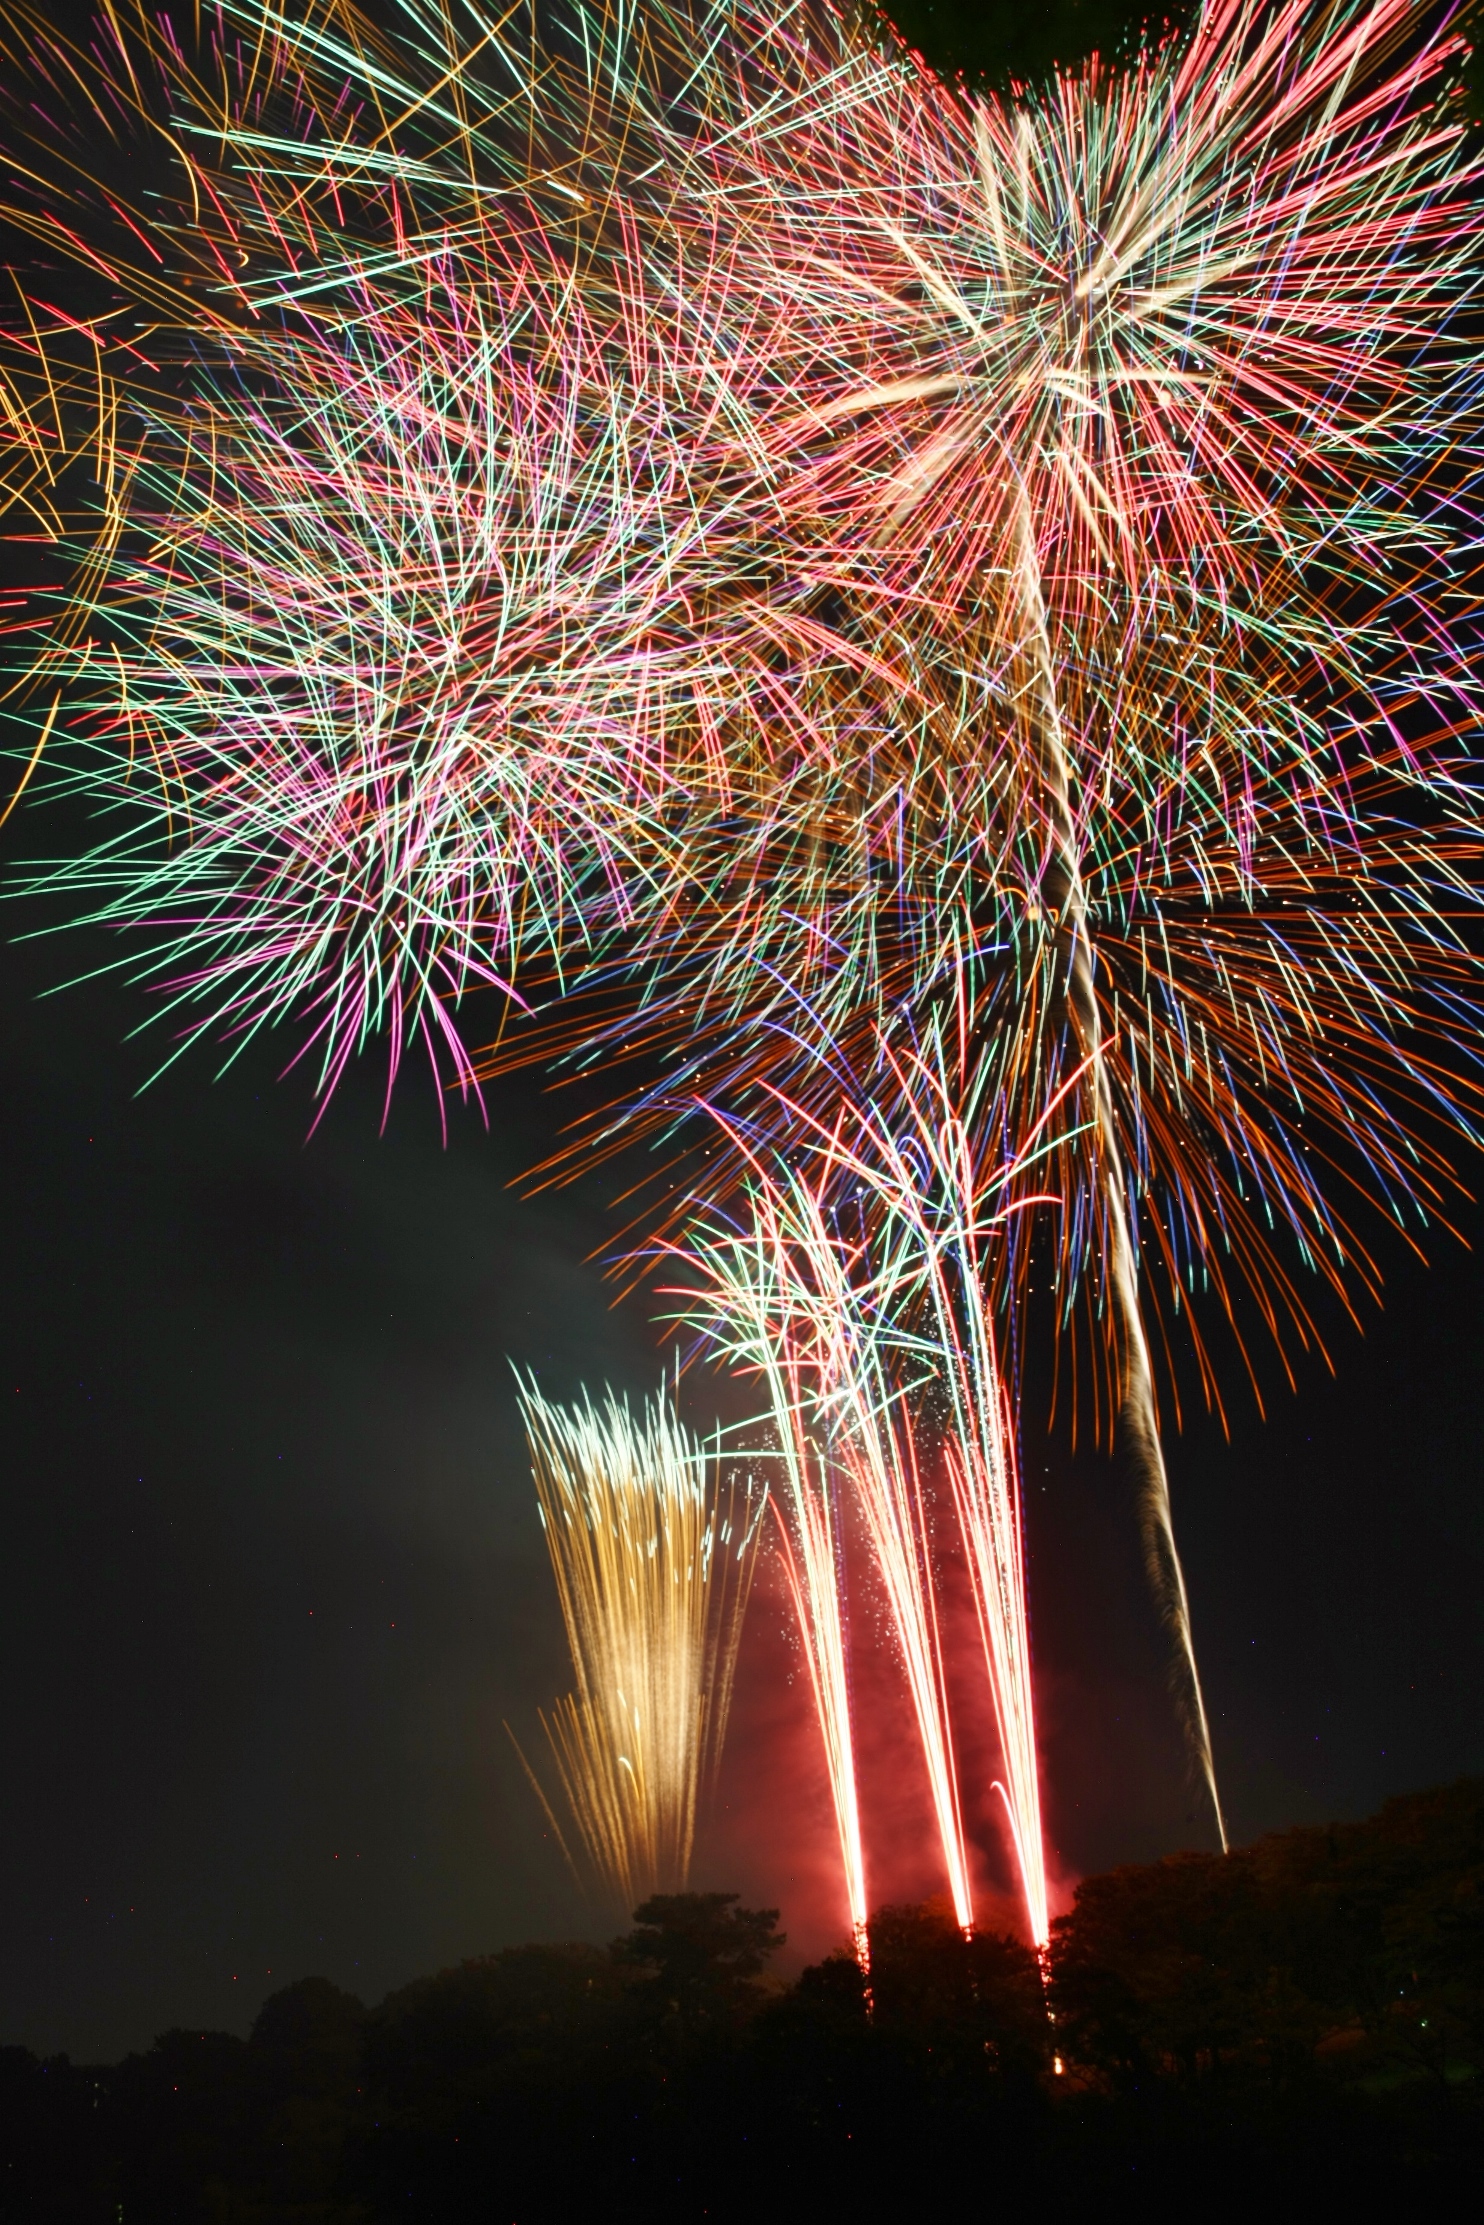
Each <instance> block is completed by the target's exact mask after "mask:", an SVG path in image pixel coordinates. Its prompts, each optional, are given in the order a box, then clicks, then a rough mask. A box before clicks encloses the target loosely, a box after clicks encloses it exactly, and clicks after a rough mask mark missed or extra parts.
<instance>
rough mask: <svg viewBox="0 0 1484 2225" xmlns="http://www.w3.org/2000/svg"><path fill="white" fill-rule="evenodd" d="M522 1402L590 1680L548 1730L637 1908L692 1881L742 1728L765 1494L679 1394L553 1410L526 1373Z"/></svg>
mask: <svg viewBox="0 0 1484 2225" xmlns="http://www.w3.org/2000/svg"><path fill="white" fill-rule="evenodd" d="M520 1405H521V1413H522V1416H523V1418H524V1420H525V1425H526V1436H527V1441H528V1443H529V1445H530V1451H531V1468H532V1472H533V1474H534V1476H535V1481H536V1496H537V1502H538V1505H539V1507H540V1510H541V1520H542V1525H543V1528H544V1530H545V1533H546V1542H547V1546H548V1548H549V1550H550V1553H551V1565H552V1571H553V1573H554V1575H555V1577H556V1585H557V1595H558V1597H559V1599H560V1601H561V1608H562V1619H563V1621H564V1623H565V1624H566V1630H567V1641H568V1644H569V1646H570V1647H571V1651H572V1665H573V1669H574V1671H575V1673H576V1677H577V1689H576V1691H575V1692H573V1693H571V1694H569V1695H568V1696H567V1697H566V1698H565V1699H563V1700H560V1701H558V1703H557V1705H556V1707H555V1708H554V1709H553V1711H552V1713H551V1715H550V1716H549V1717H548V1716H544V1715H543V1718H542V1721H543V1726H544V1728H545V1731H546V1735H547V1739H548V1742H549V1745H550V1748H551V1756H552V1760H553V1763H554V1764H555V1767H556V1772H557V1777H558V1780H559V1782H560V1785H561V1789H562V1793H563V1795H564V1797H565V1801H566V1805H567V1807H568V1809H569V1810H570V1814H571V1818H572V1821H573V1823H574V1824H575V1826H576V1831H577V1836H578V1840H579V1843H580V1845H581V1848H582V1851H583V1853H584V1854H585V1856H586V1858H587V1861H588V1864H589V1865H590V1867H591V1870H592V1871H593V1873H595V1875H596V1876H597V1878H598V1880H599V1882H600V1884H601V1886H602V1887H603V1889H604V1891H605V1893H606V1894H607V1896H608V1897H609V1898H610V1899H611V1900H612V1901H613V1902H614V1903H615V1904H616V1905H617V1906H618V1907H619V1908H621V1909H622V1910H623V1911H625V1912H627V1911H629V1910H631V1909H632V1908H634V1907H636V1906H637V1904H638V1903H639V1902H640V1901H642V1900H645V1899H647V1898H648V1897H649V1895H650V1894H651V1893H655V1892H683V1891H684V1889H685V1886H686V1882H687V1879H688V1876H689V1873H690V1860H691V1849H692V1846H693V1843H694V1839H695V1830H696V1815H697V1807H698V1802H699V1799H700V1797H701V1795H702V1793H703V1792H704V1790H705V1789H706V1787H707V1785H708V1784H709V1783H710V1782H711V1781H712V1780H713V1779H714V1775H715V1771H716V1768H717V1765H718V1763H719V1761H720V1758H721V1749H722V1742H723V1740H724V1738H725V1736H726V1725H727V1715H728V1712H729V1710H730V1706H731V1696H732V1682H733V1676H734V1672H735V1669H736V1663H737V1648H738V1645H739V1643H740V1641H741V1635H742V1618H743V1616H744V1615H745V1613H746V1610H747V1598H748V1593H749V1590H750V1588H751V1584H752V1572H753V1568H754V1565H755V1562H756V1546H757V1537H758V1520H759V1516H760V1513H761V1500H760V1499H757V1498H755V1497H754V1495H753V1493H752V1491H751V1487H750V1486H732V1485H727V1484H725V1483H723V1482H722V1481H721V1480H720V1477H719V1474H718V1462H717V1460H716V1459H715V1458H714V1457H711V1456H708V1455H707V1454H706V1453H705V1451H704V1450H703V1448H702V1447H701V1446H700V1445H699V1444H698V1443H697V1441H696V1440H695V1439H694V1438H693V1437H692V1436H691V1434H690V1432H689V1431H688V1430H687V1429H686V1428H685V1427H684V1425H683V1424H682V1423H681V1422H680V1421H679V1419H678V1418H677V1417H676V1415H675V1413H674V1411H673V1409H672V1408H671V1407H670V1406H669V1405H668V1404H667V1403H666V1402H665V1400H664V1399H655V1400H653V1401H651V1402H649V1403H648V1404H647V1405H646V1406H645V1408H644V1410H643V1412H642V1415H640V1416H639V1417H637V1418H636V1417H635V1415H634V1414H633V1413H632V1412H631V1411H630V1408H629V1406H628V1403H627V1401H626V1400H622V1399H617V1398H615V1397H614V1396H613V1395H612V1394H611V1393H609V1395H608V1396H607V1397H606V1398H605V1399H604V1400H603V1401H602V1402H601V1403H599V1404H597V1405H595V1404H594V1403H593V1401H592V1399H591V1398H589V1397H587V1396H586V1395H584V1397H583V1399H582V1401H581V1403H580V1404H579V1405H576V1406H570V1407H562V1406H553V1405H551V1404H549V1403H548V1402H547V1401H546V1400H545V1399H544V1398H543V1397H542V1396H541V1394H540V1392H539V1391H538V1389H537V1388H536V1385H535V1383H534V1381H527V1382H524V1383H523V1384H522V1386H521V1392H520ZM522 1759H524V1756H522ZM533 1782H534V1783H536V1786H537V1791H538V1793H541V1799H542V1804H543V1806H544V1807H545V1808H546V1810H547V1814H548V1816H549V1817H550V1819H551V1821H552V1824H553V1827H554V1829H555V1830H556V1832H557V1837H558V1840H559V1842H560V1843H561V1844H562V1846H563V1848H564V1849H565V1847H566V1841H565V1839H564V1838H563V1837H562V1833H561V1829H560V1826H559V1825H558V1824H557V1822H556V1818H555V1816H554V1815H552V1812H551V1807H550V1804H549V1802H548V1801H547V1799H546V1795H545V1794H544V1792H541V1788H540V1784H539V1781H538V1780H536V1779H535V1777H534V1774H533Z"/></svg>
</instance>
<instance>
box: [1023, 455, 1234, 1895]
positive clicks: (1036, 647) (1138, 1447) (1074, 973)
mask: <svg viewBox="0 0 1484 2225" xmlns="http://www.w3.org/2000/svg"><path fill="white" fill-rule="evenodd" d="M1016 538H1017V551H1016V555H1017V567H1016V568H1017V585H1018V588H1019V597H1020V607H1021V614H1022V620H1023V624H1024V628H1025V642H1026V661H1027V663H1028V665H1029V668H1030V675H1029V684H1028V687H1027V691H1026V693H1027V701H1028V708H1029V721H1030V725H1031V728H1032V731H1033V733H1034V735H1035V737H1036V740H1037V742H1038V744H1039V748H1038V751H1037V755H1038V757H1039V760H1040V769H1041V773H1042V785H1043V791H1044V796H1045V818H1046V824H1047V834H1048V838H1049V839H1048V844H1047V866H1046V874H1045V879H1044V882H1043V889H1044V893H1045V900H1046V904H1047V908H1048V910H1049V911H1050V913H1051V915H1052V917H1053V919H1054V920H1055V922H1056V932H1055V938H1054V944H1053V947H1054V949H1055V951H1056V954H1057V959H1058V964H1059V970H1060V972H1061V977H1062V994H1063V997H1064V1000H1065V1011H1066V1014H1067V1017H1068V1019H1069V1020H1070V1022H1071V1025H1072V1029H1073V1032H1074V1034H1075V1036H1076V1039H1077V1044H1078V1048H1079V1050H1080V1052H1081V1055H1082V1060H1083V1072H1084V1083H1083V1087H1084V1091H1085V1095H1086V1098H1087V1099H1088V1100H1090V1113H1091V1119H1090V1122H1089V1126H1090V1128H1091V1132H1092V1137H1093V1147H1094V1151H1095V1154H1096V1158H1097V1161H1098V1164H1099V1170H1100V1175H1101V1188H1102V1206H1103V1214H1104V1221H1105V1228H1106V1249H1105V1253H1104V1271H1105V1273H1106V1275H1107V1279H1108V1283H1109V1285H1110V1287H1111V1292H1112V1296H1113V1299H1114V1303H1115V1305H1116V1306H1117V1309H1118V1316H1119V1322H1120V1326H1121V1331H1122V1335H1121V1346H1122V1350H1121V1364H1122V1392H1123V1397H1122V1409H1123V1421H1124V1428H1125V1431H1126V1434H1127V1439H1128V1443H1129V1447H1130V1450H1131V1452H1132V1454H1133V1459H1134V1464H1135V1467H1136V1470H1137V1475H1138V1489H1139V1513H1140V1528H1141V1531H1142V1534H1143V1542H1144V1560H1145V1566H1146V1568H1147V1570H1148V1573H1149V1579H1150V1582H1151V1584H1152V1586H1153V1588H1154V1595H1155V1598H1156V1600H1157V1601H1158V1603H1159V1609H1160V1613H1161V1616H1162V1617H1163V1620H1164V1623H1165V1627H1166V1628H1167V1630H1168V1631H1169V1633H1170V1636H1171V1639H1172V1640H1173V1643H1174V1648H1175V1658H1174V1662H1173V1665H1172V1666H1173V1681H1174V1683H1175V1689H1176V1697H1177V1703H1178V1705H1179V1708H1180V1713H1181V1717H1182V1720H1183V1722H1184V1725H1185V1730H1186V1735H1187V1737H1188V1739H1189V1741H1190V1747H1191V1751H1192V1754H1193V1757H1194V1760H1195V1763H1196V1766H1197V1768H1198V1769H1199V1771H1200V1774H1201V1777H1202V1779H1203V1781H1204V1783H1205V1786H1206V1790H1207V1792H1208V1793H1209V1794H1210V1798H1211V1807H1212V1811H1213V1813H1214V1815H1215V1819H1216V1829H1217V1832H1218V1834H1219V1836H1220V1839H1221V1846H1222V1851H1223V1852H1225V1850H1226V1843H1227V1840H1226V1822H1225V1818H1224V1817H1223V1815H1222V1812H1221V1796H1220V1793H1219V1791H1218V1790H1217V1784H1216V1763H1215V1758H1214V1756H1213V1754H1212V1751H1211V1732H1210V1726H1209V1724H1208V1722H1207V1720H1206V1704H1205V1699H1204V1697H1203V1695H1202V1692H1201V1678H1200V1670H1199V1667H1198V1666H1197V1663H1196V1654H1195V1635H1194V1632H1193V1630H1192V1628H1191V1621H1190V1601H1189V1597H1188V1595H1187V1592H1186V1588H1185V1572H1184V1570H1183V1568H1182V1567H1181V1565H1180V1555H1179V1551H1178V1549H1177V1547H1176V1544H1175V1528H1174V1520H1173V1515H1172V1510H1171V1507H1170V1486H1169V1478H1168V1476H1167V1474H1166V1472H1165V1462H1164V1452H1163V1449H1162V1447H1161V1445H1160V1441H1159V1418H1158V1413H1157V1410H1156V1407H1155V1399H1154V1375H1153V1370H1152V1368H1151V1366H1150V1360H1149V1340H1148V1337H1147V1335H1146V1334H1145V1329H1144V1318H1143V1312H1142V1309H1141V1307H1140V1304H1139V1276H1138V1265H1137V1253H1136V1250H1135V1244H1134V1232H1133V1209H1132V1206H1131V1204H1130V1201H1129V1195H1128V1184H1127V1180H1126V1177H1125V1172H1124V1166H1123V1156H1122V1152H1121V1150H1120V1147H1119V1140H1118V1129H1117V1123H1116V1120H1115V1116H1114V1110H1113V1099H1112V1092H1111V1090H1110V1088H1109V1085H1108V1071H1107V1064H1106V1061H1105V1059H1104V1055H1103V1053H1104V1042H1103V1025H1102V1014H1101V1011H1100V1008H1099V1004H1098V996H1097V988H1096V984H1095V980H1094V967H1095V963H1096V958H1095V952H1094V948H1093V942H1092V932H1091V922H1090V920H1089V917H1088V907H1087V898H1086V892H1085V889H1084V885H1083V878H1082V865H1081V858H1080V855H1079V845H1078V840H1077V822H1076V817H1075V813H1074V809H1073V802H1072V773H1071V767H1070V764H1069V762H1068V756H1067V750H1066V745H1065V741H1064V738H1063V735H1062V723H1061V711H1060V705H1059V703H1058V700H1057V688H1056V674H1055V669H1054V666H1053V663H1052V656H1051V643H1050V634H1049V630H1048V627H1047V622H1046V606H1045V600H1044V597H1043V594H1042V587H1041V565H1040V560H1039V556H1038V553H1037V549H1036V540H1035V529H1034V526H1033V523H1032V520H1031V515H1030V508H1029V505H1028V504H1027V503H1026V501H1025V500H1024V497H1023V492H1022V496H1021V500H1020V502H1019V505H1018V531H1017V536H1016Z"/></svg>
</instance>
